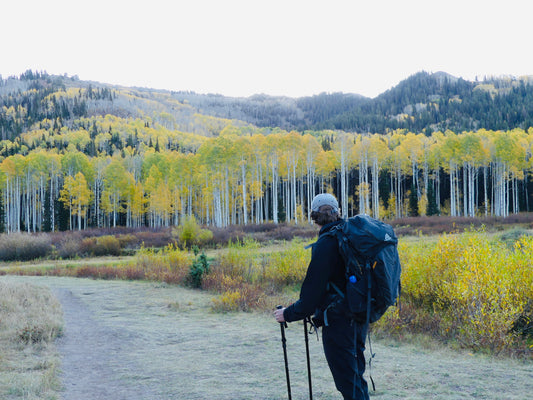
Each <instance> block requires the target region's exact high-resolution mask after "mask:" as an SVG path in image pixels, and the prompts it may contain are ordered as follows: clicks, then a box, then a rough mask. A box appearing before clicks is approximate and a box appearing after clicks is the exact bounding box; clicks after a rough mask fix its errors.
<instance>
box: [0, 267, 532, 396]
mask: <svg viewBox="0 0 533 400" xmlns="http://www.w3.org/2000/svg"><path fill="white" fill-rule="evenodd" d="M0 283H2V284H4V285H13V284H21V283H31V284H32V285H38V286H40V287H44V288H50V290H51V291H52V293H54V294H55V295H56V296H57V297H58V298H59V299H60V300H61V303H62V305H63V311H64V321H65V324H64V326H65V329H64V336H63V337H62V338H61V339H60V340H59V341H58V342H57V347H56V349H55V351H56V352H57V353H55V352H54V351H51V352H50V353H49V356H50V357H51V358H50V360H51V361H50V362H52V361H53V360H54V359H56V357H57V354H61V366H62V367H61V369H62V373H61V374H60V375H59V376H58V377H59V379H60V381H61V382H62V385H63V386H64V390H65V391H64V393H63V394H64V399H65V400H67V399H68V400H70V399H74V398H75V399H76V400H82V399H92V400H99V399H102V400H103V399H110V398H113V399H122V398H124V399H126V398H127V399H129V400H131V399H150V400H152V399H154V400H157V399H187V400H194V399H217V400H219V399H220V400H225V399H228V400H229V399H231V400H239V399H243V400H244V399H252V398H253V399H260V400H261V399H263V400H266V399H283V398H286V396H287V393H286V386H285V375H284V366H283V353H282V349H281V342H280V332H279V325H278V324H276V323H275V322H274V320H273V318H272V316H271V315H270V314H265V313H258V312H255V313H227V314H220V313H213V312H212V311H211V307H210V305H211V303H212V299H213V295H210V294H208V293H205V292H201V291H196V290H190V289H184V288H182V287H178V286H171V285H166V284H158V283H147V282H128V281H99V280H87V279H74V278H57V277H14V276H2V277H0ZM302 330H303V328H302V325H301V324H300V323H292V324H289V328H288V329H287V340H288V352H289V365H290V368H291V381H292V385H293V387H292V392H293V398H294V399H304V398H307V377H306V373H305V368H306V367H305V355H304V341H303V332H302ZM76 335H78V336H80V337H78V338H76ZM310 345H311V357H312V370H313V387H314V395H315V398H317V399H321V400H330V399H338V398H339V395H338V393H337V392H336V390H335V388H334V386H333V383H332V379H331V377H330V373H329V370H328V368H327V366H326V363H325V360H324V357H323V354H322V348H321V346H322V343H321V341H320V342H317V340H316V339H315V337H314V336H312V337H311V340H310ZM3 350H4V349H2V351H0V354H4V352H3ZM52 350H53V349H52ZM373 350H374V352H375V353H376V354H377V355H376V358H375V359H374V361H373V362H372V366H373V368H372V375H373V378H374V380H375V381H376V385H377V391H376V392H374V393H372V394H371V397H373V398H376V399H387V400H388V399H412V400H422V399H424V400H426V399H436V400H439V399H442V400H444V399H446V400H450V399H484V400H485V399H486V400H502V399H507V400H515V399H516V400H524V399H527V398H529V396H530V393H531V391H532V390H533V364H532V363H531V362H529V361H516V360H512V359H508V358H506V359H504V358H501V359H498V358H491V357H486V356H481V355H472V354H469V353H467V352H455V351H449V350H448V349H444V348H438V347H432V348H430V347H421V346H413V345H405V344H398V343H396V342H393V341H384V340H377V341H375V343H373ZM42 362H46V361H42ZM18 363H19V364H18V365H19V367H18V371H19V372H20V373H30V372H31V371H29V369H31V368H30V367H29V366H30V365H34V364H29V363H30V360H25V359H21V360H18ZM25 363H28V364H25ZM25 365H26V366H25ZM94 371H98V372H97V373H95V372H94ZM81 386H84V387H85V391H84V389H83V387H81ZM52 389H53V388H52ZM15 392H16V390H14V389H13V388H12V389H11V392H7V395H6V392H4V393H2V392H0V398H2V399H4V398H5V399H12V398H13V399H14V398H28V399H29V398H31V399H40V398H43V399H52V398H54V397H53V396H51V395H50V392H48V393H47V394H45V395H43V396H44V397H40V396H41V395H39V394H34V395H29V394H28V395H23V394H19V395H16V394H15ZM59 396H60V394H59V392H58V393H57V398H61V397H59Z"/></svg>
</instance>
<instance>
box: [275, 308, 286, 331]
mask: <svg viewBox="0 0 533 400" xmlns="http://www.w3.org/2000/svg"><path fill="white" fill-rule="evenodd" d="M282 308H283V306H276V309H278V310H281V309H282ZM280 324H281V325H283V326H284V327H285V328H287V321H285V322H280Z"/></svg>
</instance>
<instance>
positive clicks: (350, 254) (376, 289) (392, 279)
mask: <svg viewBox="0 0 533 400" xmlns="http://www.w3.org/2000/svg"><path fill="white" fill-rule="evenodd" d="M328 234H329V235H332V236H335V237H336V238H337V241H338V244H339V251H340V254H341V256H342V258H343V260H344V263H345V265H346V287H345V288H344V290H341V289H340V288H338V287H337V286H336V285H335V284H334V283H333V282H329V284H330V285H331V286H332V287H333V288H334V289H335V291H336V292H337V293H338V295H339V296H340V297H341V299H342V301H344V302H345V303H346V306H347V307H346V308H347V313H348V315H349V317H350V318H352V319H354V320H355V321H358V322H366V323H372V322H376V321H377V320H378V319H380V318H381V317H382V316H383V314H385V311H387V309H388V308H389V307H390V306H391V305H395V304H396V300H397V298H399V296H400V287H401V284H400V275H401V265H400V258H399V256H398V247H397V245H398V238H397V237H396V235H395V233H394V230H393V229H392V226H390V225H388V224H385V223H384V222H382V221H378V220H377V219H374V218H372V217H370V216H368V215H366V214H359V215H356V216H354V217H351V218H348V219H347V220H345V221H344V222H343V223H341V224H339V225H337V226H336V227H335V228H334V229H332V230H331V231H330V232H328Z"/></svg>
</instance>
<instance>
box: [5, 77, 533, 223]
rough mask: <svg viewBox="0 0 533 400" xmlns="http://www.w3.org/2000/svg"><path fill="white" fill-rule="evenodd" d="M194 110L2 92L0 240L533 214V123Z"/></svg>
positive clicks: (56, 85)
mask: <svg viewBox="0 0 533 400" xmlns="http://www.w3.org/2000/svg"><path fill="white" fill-rule="evenodd" d="M426 75H427V74H426ZM426 75H424V76H426ZM427 76H429V75H427ZM447 79H448V78H447V77H445V79H444V80H443V82H445V81H446V80H447ZM399 86H400V85H399ZM444 86H445V85H444ZM500 86H501V87H500V89H501V88H502V87H504V85H503V84H502V85H500ZM494 87H495V88H496V86H494ZM526 88H527V90H526ZM515 89H516V90H524V91H525V92H528V91H529V86H528V85H526V84H525V83H524V82H523V81H522V82H521V83H520V85H519V86H518V89H517V87H515V86H513V87H512V88H509V90H508V92H509V93H512V92H513V91H515ZM479 90H480V89H478V91H479ZM391 91H394V89H392V90H391ZM385 94H387V93H385ZM389 95H390V93H389ZM416 96H424V92H423V90H415V91H413V94H412V97H410V99H411V100H410V101H419V100H420V99H419V98H417V97H416ZM464 96H465V98H466V97H467V95H466V94H465V95H464ZM494 96H495V98H498V96H505V95H503V94H496V95H494ZM193 97H194V96H193ZM193 97H190V98H189V100H188V99H185V98H182V99H178V98H177V97H176V94H175V93H172V92H166V91H155V90H148V89H138V88H123V87H115V86H111V85H105V84H98V83H95V82H84V81H80V80H79V79H77V78H76V77H73V78H69V77H65V76H51V75H48V74H46V73H39V72H32V71H27V72H26V73H24V74H23V75H21V76H20V77H17V78H15V77H10V78H8V79H0V139H1V141H0V190H1V197H0V230H1V231H4V232H17V231H28V232H39V231H55V230H68V229H86V228H89V227H110V226H117V225H121V226H128V227H139V226H150V227H160V226H170V225H178V224H180V222H181V221H182V220H183V219H184V218H187V217H192V216H193V217H195V218H196V219H197V220H198V221H199V222H200V223H202V224H205V225H212V226H217V227H224V226H228V225H232V224H243V225H244V224H261V223H264V222H267V221H271V222H274V223H278V222H282V221H286V222H292V223H301V222H304V221H305V222H307V221H309V220H310V211H309V209H310V207H309V205H310V201H311V199H312V197H313V196H314V195H315V194H316V193H318V192H321V191H329V192H333V193H335V194H336V195H337V196H338V198H339V201H340V204H341V209H342V211H343V213H344V215H353V214H355V213H367V214H370V215H372V216H374V217H377V218H381V219H394V218H401V217H405V216H417V215H450V216H488V215H490V216H507V215H509V213H519V212H521V211H531V206H530V195H531V191H532V187H531V185H532V184H533V182H532V181H531V178H530V175H531V173H530V171H531V169H532V160H531V153H532V151H531V147H532V143H533V128H531V127H530V126H531V125H528V124H529V123H528V122H527V118H526V119H523V123H522V126H518V127H513V128H512V129H499V128H491V127H490V124H487V126H486V127H484V128H480V129H471V130H466V131H456V132H455V131H452V130H450V129H446V130H435V131H434V130H433V128H432V127H431V126H425V127H424V128H422V129H412V130H411V129H407V128H404V129H400V128H397V129H391V130H388V131H387V132H386V133H381V132H379V131H376V132H373V133H368V132H364V133H357V132H353V131H349V130H346V131H344V130H339V129H302V130H296V129H293V130H286V129H284V128H283V127H280V126H268V127H260V126H257V125H254V124H252V123H250V122H245V121H243V120H239V119H236V118H233V119H232V118H229V115H228V116H227V117H226V118H222V117H219V116H214V115H207V114H201V113H199V110H198V109H197V108H196V107H195V106H194V104H192V103H193V102H192V101H191V99H192V98H193ZM212 97H213V96H212ZM214 97H217V96H214ZM218 97H220V96H218ZM259 97H260V96H259ZM259 97H257V98H255V101H258V98H259ZM350 98H351V99H352V100H353V101H354V102H357V101H361V100H364V99H363V98H361V97H360V96H356V95H351V97H350ZM377 99H379V97H378V98H376V99H375V100H377ZM270 100H272V99H270ZM301 100H302V99H297V101H301ZM465 102H466V100H465ZM271 105H272V110H271V112H272V115H275V114H276V112H275V111H274V110H275V109H276V107H275V102H273V101H271ZM400 105H401V99H398V107H400ZM352 106H353V104H352V105H350V103H349V102H346V103H345V105H344V106H343V107H344V108H345V109H351V107H352ZM524 107H529V106H528V105H527V103H524V104H522V103H520V104H517V105H516V108H515V109H516V110H520V109H523V108H524ZM341 109H342V107H341ZM413 109H416V107H414V108H413ZM323 110H324V113H325V114H327V113H328V107H327V106H324V107H323ZM329 110H331V109H329ZM526 111H527V110H526ZM502 113H504V110H503V109H502ZM525 114H527V116H529V115H531V111H528V112H526V113H525ZM280 115H282V113H280ZM383 115H386V113H383ZM458 115H459V114H458ZM407 119H409V118H407ZM412 120H414V121H416V120H417V119H416V118H414V119H412ZM426 128H427V129H426Z"/></svg>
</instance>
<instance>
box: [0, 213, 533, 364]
mask: <svg viewBox="0 0 533 400" xmlns="http://www.w3.org/2000/svg"><path fill="white" fill-rule="evenodd" d="M522 218H523V220H521V221H519V222H521V224H517V221H516V220H514V223H512V224H510V225H505V220H503V219H502V220H490V221H485V222H488V225H479V222H478V226H474V225H473V224H472V220H458V219H455V220H446V219H436V220H438V221H439V224H441V225H442V224H443V221H448V225H447V226H446V225H445V226H446V227H441V229H442V230H446V229H448V233H441V234H435V232H434V231H430V229H435V227H436V226H437V224H431V223H430V224H428V220H430V221H431V219H429V218H419V219H409V220H403V221H400V222H396V225H395V229H396V230H397V231H398V232H404V234H402V235H401V236H400V244H399V253H400V257H401V261H402V266H403V272H402V291H401V298H400V304H399V307H392V308H391V309H390V311H389V312H388V313H387V314H386V316H385V317H384V318H383V319H382V320H381V321H379V322H378V323H376V324H374V325H373V327H372V330H373V331H374V332H375V333H376V334H377V335H379V336H384V337H393V338H396V339H399V340H416V341H421V342H424V341H427V340H430V341H437V342H438V343H440V344H441V345H444V346H451V347H453V348H461V349H468V350H469V351H473V352H482V353H487V354H491V355H503V356H512V357H518V358H525V359H531V357H532V355H533V323H532V319H533V269H532V265H533V259H532V258H533V237H532V236H530V230H529V229H530V226H529V222H525V221H527V219H525V218H526V217H522ZM436 220H435V219H434V221H436ZM491 221H492V223H491ZM469 222H470V226H469V227H467V226H468V223H469ZM187 224H188V225H186V226H180V227H179V228H178V229H173V230H170V229H169V230H159V231H153V230H148V231H126V230H118V231H116V232H114V233H113V232H112V231H109V230H108V231H104V232H97V231H87V232H84V231H81V232H76V233H70V234H66V233H63V234H60V233H57V234H55V235H51V236H48V237H45V236H44V235H24V234H17V235H18V236H17V235H9V236H7V237H4V238H3V239H4V240H2V241H0V256H2V255H3V254H5V253H6V252H8V251H9V252H12V253H13V252H16V251H18V250H17V248H22V249H26V248H32V249H34V251H35V249H38V248H39V246H38V245H37V244H39V243H44V242H45V243H47V244H45V245H42V247H43V248H45V247H46V246H49V247H50V248H52V249H53V250H52V251H50V252H49V253H48V256H47V257H48V259H43V258H42V259H41V260H40V261H27V262H16V263H13V262H10V263H5V264H3V266H0V274H19V275H55V276H69V277H80V278H86V277H90V278H97V279H125V280H149V281H158V282H165V283H168V284H177V285H182V286H187V287H192V288H196V289H201V290H204V291H207V292H209V293H212V294H214V295H215V297H214V298H213V301H212V303H211V305H210V307H211V309H212V310H213V311H216V312H223V313H225V312H237V311H253V310H259V311H269V310H272V309H274V308H275V306H276V305H277V304H289V303H291V302H293V301H295V300H296V299H297V297H298V291H299V285H300V283H301V281H302V280H303V278H304V276H305V272H306V268H307V264H308V262H309V259H310V250H306V249H305V247H306V245H307V244H309V243H312V242H313V241H315V240H316V233H317V232H316V227H313V226H309V225H302V226H297V225H290V224H287V225H275V224H270V225H268V224H267V225H265V226H248V227H234V228H230V229H227V230H218V231H217V230H214V229H213V230H207V229H206V228H202V227H200V226H198V225H197V224H196V223H195V222H194V221H188V222H187ZM461 224H462V225H463V226H461ZM417 225H418V227H417ZM426 229H428V231H427V233H424V230H426ZM407 232H408V233H410V234H408V233H407ZM97 233H99V234H100V236H97V235H96V234H97ZM207 233H208V234H207ZM6 243H7V244H6ZM36 243H37V244H36ZM19 252H20V253H21V254H26V253H24V251H22V250H20V251H19ZM67 252H70V253H68V254H67ZM50 254H51V255H54V254H55V255H56V258H55V259H51V256H50ZM58 254H63V255H64V256H65V258H63V257H57V255H58ZM120 254H123V255H122V256H119V255H120ZM105 255H107V257H105ZM97 256H100V257H97ZM87 257H89V258H87ZM44 258H46V257H44Z"/></svg>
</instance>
